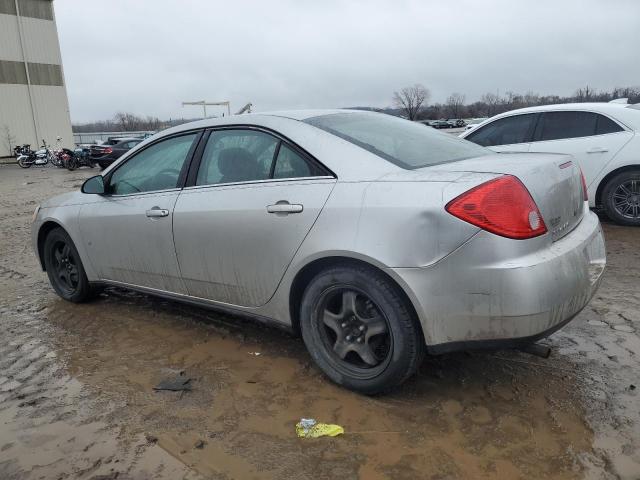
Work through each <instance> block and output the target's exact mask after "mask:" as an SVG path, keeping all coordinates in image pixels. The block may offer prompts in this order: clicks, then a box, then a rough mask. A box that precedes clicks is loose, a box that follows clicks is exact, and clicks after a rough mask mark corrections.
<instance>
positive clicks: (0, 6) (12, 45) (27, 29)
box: [0, 0, 73, 156]
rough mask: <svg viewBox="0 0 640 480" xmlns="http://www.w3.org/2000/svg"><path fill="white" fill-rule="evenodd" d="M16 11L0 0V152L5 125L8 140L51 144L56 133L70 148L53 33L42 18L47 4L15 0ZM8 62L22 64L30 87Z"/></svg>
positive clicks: (47, 14) (49, 13) (11, 0)
mask: <svg viewBox="0 0 640 480" xmlns="http://www.w3.org/2000/svg"><path fill="white" fill-rule="evenodd" d="M18 10H19V11H20V13H21V16H20V17H18V16H17V15H15V13H14V12H15V11H16V8H15V0H0V156H3V155H8V154H10V152H9V151H8V150H7V138H6V137H7V135H6V132H7V131H6V129H7V128H8V129H9V134H10V135H11V136H12V137H13V140H14V142H13V143H14V144H15V143H18V144H22V143H30V144H31V145H32V146H37V145H40V144H41V142H42V139H43V138H44V139H45V140H46V142H47V143H48V144H51V145H55V143H56V138H57V137H61V138H62V144H63V145H65V146H73V134H72V131H71V119H70V116H69V102H68V99H67V92H66V87H65V86H64V79H63V75H62V67H61V64H62V57H61V55H60V46H59V42H58V32H57V30H56V24H55V20H49V19H48V18H54V17H53V10H52V2H51V0H18ZM19 27H21V28H19ZM20 30H22V41H21V37H20ZM3 61H4V62H3ZM13 62H21V63H22V65H24V62H26V64H27V65H26V69H27V70H26V71H27V72H28V73H29V78H30V83H31V86H30V87H29V85H27V84H25V82H24V80H23V78H24V73H22V74H21V75H17V76H16V75H13V74H14V73H15V68H14V67H15V64H14V63H13ZM10 67H11V68H10ZM21 72H24V68H23V69H22V70H21ZM5 73H6V75H5ZM34 113H35V115H34ZM38 137H40V138H38Z"/></svg>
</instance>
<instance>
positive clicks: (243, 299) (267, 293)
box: [173, 128, 336, 307]
mask: <svg viewBox="0 0 640 480" xmlns="http://www.w3.org/2000/svg"><path fill="white" fill-rule="evenodd" d="M190 176H191V178H190V183H191V184H192V185H191V186H188V187H187V188H185V189H184V190H183V191H182V193H181V194H180V196H179V198H178V201H177V203H176V206H175V210H174V218H173V226H174V240H175V246H176V254H177V257H178V263H179V266H180V272H181V274H182V278H183V281H184V283H185V285H186V288H187V290H188V293H189V295H191V296H194V297H199V298H206V299H209V300H214V301H217V302H222V303H227V304H233V305H239V306H246V307H257V306H260V305H264V304H265V303H266V302H267V301H268V300H269V299H270V298H271V296H272V295H273V293H274V292H275V290H276V288H277V287H278V284H279V283H280V280H281V279H282V277H283V275H284V273H285V271H286V269H287V267H288V265H289V263H290V262H291V260H292V258H293V256H294V255H295V253H296V251H297V250H298V248H299V247H300V245H301V243H302V241H303V240H304V238H305V236H306V235H307V233H308V232H309V230H310V229H311V227H312V226H313V223H314V222H315V220H316V218H317V217H318V215H319V213H320V211H321V210H322V208H323V206H324V204H325V202H326V200H327V198H328V196H329V194H330V192H331V189H332V188H333V185H334V184H335V181H336V179H335V178H334V177H333V176H331V175H330V174H329V172H327V171H326V170H324V168H323V167H322V166H321V165H319V164H318V163H317V162H315V160H314V159H312V158H310V157H309V156H308V155H307V154H306V153H305V152H303V151H302V150H300V149H299V148H298V147H296V146H294V145H292V144H290V143H288V142H287V141H285V140H283V139H281V138H279V137H277V136H275V135H273V134H271V133H268V132H265V131H261V130H259V129H242V128H233V129H221V130H214V131H211V132H210V133H209V137H208V139H207V143H206V146H205V148H204V151H203V153H202V157H201V161H200V164H199V167H197V170H195V171H194V172H193V173H191V172H190Z"/></svg>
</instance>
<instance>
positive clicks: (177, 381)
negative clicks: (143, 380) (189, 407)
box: [153, 372, 191, 392]
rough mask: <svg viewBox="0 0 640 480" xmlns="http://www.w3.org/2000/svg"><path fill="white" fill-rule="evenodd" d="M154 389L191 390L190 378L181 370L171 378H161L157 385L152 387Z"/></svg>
mask: <svg viewBox="0 0 640 480" xmlns="http://www.w3.org/2000/svg"><path fill="white" fill-rule="evenodd" d="M153 389H154V390H156V391H160V390H168V391H170V392H187V391H191V378H189V377H187V376H185V375H184V372H181V373H180V375H178V376H177V377H173V378H167V379H165V380H162V381H161V382H160V383H159V384H158V385H156V386H155V387H153Z"/></svg>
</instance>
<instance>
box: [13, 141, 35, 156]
mask: <svg viewBox="0 0 640 480" xmlns="http://www.w3.org/2000/svg"><path fill="white" fill-rule="evenodd" d="M29 152H31V145H29V144H28V143H25V144H24V145H16V146H15V147H13V156H14V157H16V158H17V157H19V156H20V155H23V154H25V155H26V154H28V153H29Z"/></svg>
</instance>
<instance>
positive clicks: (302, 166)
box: [273, 143, 323, 178]
mask: <svg viewBox="0 0 640 480" xmlns="http://www.w3.org/2000/svg"><path fill="white" fill-rule="evenodd" d="M320 175H323V172H322V171H321V170H320V169H319V168H317V167H316V166H315V165H313V164H311V163H310V162H308V161H307V160H306V159H305V158H304V157H302V156H301V155H300V154H298V153H297V152H295V151H294V150H293V149H292V148H291V147H289V146H288V145H286V144H284V143H282V144H281V145H280V150H279V151H278V157H277V158H276V164H275V167H274V170H273V178H303V177H317V176H320Z"/></svg>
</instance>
